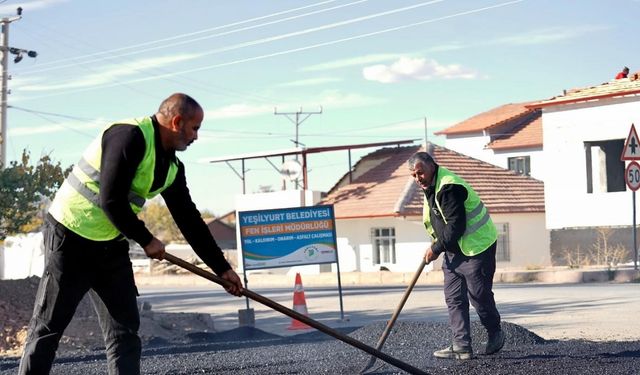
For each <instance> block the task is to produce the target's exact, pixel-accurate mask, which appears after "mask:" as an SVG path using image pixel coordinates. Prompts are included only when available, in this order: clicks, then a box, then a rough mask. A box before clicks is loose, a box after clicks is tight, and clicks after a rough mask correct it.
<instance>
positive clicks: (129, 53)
mask: <svg viewBox="0 0 640 375" xmlns="http://www.w3.org/2000/svg"><path fill="white" fill-rule="evenodd" d="M333 1H335V0H333ZM366 1H369V0H357V1H353V2H351V3H348V4H341V5H337V6H334V7H330V8H325V9H321V10H317V11H313V12H308V13H304V14H299V15H296V16H291V17H287V18H282V19H278V20H275V21H269V22H265V23H261V24H258V25H252V26H246V27H243V28H239V29H234V30H230V31H225V32H221V33H216V34H211V35H205V36H201V37H198V38H190V39H188V40H182V41H178V42H175V43H169V44H163V45H161V46H154V47H149V48H145V49H136V50H134V51H131V52H127V53H124V54H117V55H110V56H106V57H104V58H98V59H92V60H87V61H77V62H76V63H73V64H69V63H67V64H65V65H59V66H53V67H50V68H45V69H39V70H38V69H35V70H32V71H28V72H30V73H40V72H45V71H50V70H55V69H62V68H68V67H71V66H75V65H77V64H89V63H94V62H100V61H105V60H111V59H114V58H119V57H126V56H130V55H136V54H141V53H145V52H149V51H154V50H159V49H167V48H169V47H175V46H179V45H184V44H189V43H195V42H199V41H202V40H206V39H211V38H216V37H220V36H226V35H230V34H235V33H238V32H242V31H247V30H252V29H256V28H260V27H265V26H270V25H274V24H277V23H281V22H286V21H291V20H295V19H298V18H302V17H307V16H311V15H315V14H318V13H323V12H328V11H331V10H336V9H340V8H344V7H347V6H352V5H356V4H359V3H362V2H366ZM438 1H444V0H438ZM297 9H300V8H297ZM265 17H272V16H271V15H269V16H265ZM259 18H264V17H259ZM246 22H249V21H242V22H236V23H234V24H229V25H222V26H218V27H214V28H211V29H206V30H203V31H198V32H195V33H189V34H185V35H186V36H189V35H195V34H200V33H204V32H208V31H212V30H218V29H224V28H227V27H229V26H230V25H236V24H240V23H246ZM186 36H185V37H186ZM176 38H177V37H171V38H165V39H160V40H158V41H153V42H147V43H144V44H155V43H159V42H161V41H164V40H167V39H168V40H173V39H176ZM180 38H182V37H180ZM124 48H125V49H132V48H133V46H132V47H124ZM113 51H114V50H111V51H105V52H100V53H99V54H100V55H105V54H108V53H110V52H113ZM94 55H95V54H94ZM89 56H91V55H87V56H80V57H79V58H80V59H82V58H83V57H89ZM77 58H78V57H76V58H71V59H74V60H75V59H77ZM58 61H64V62H67V60H58Z"/></svg>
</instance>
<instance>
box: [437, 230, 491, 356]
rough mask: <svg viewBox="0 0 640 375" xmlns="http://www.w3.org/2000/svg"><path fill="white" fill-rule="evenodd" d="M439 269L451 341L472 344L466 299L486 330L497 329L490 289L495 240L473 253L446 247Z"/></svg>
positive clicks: (489, 332)
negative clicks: (442, 277) (442, 282)
mask: <svg viewBox="0 0 640 375" xmlns="http://www.w3.org/2000/svg"><path fill="white" fill-rule="evenodd" d="M442 271H443V272H444V297H445V300H446V302H447V309H448V310H449V324H450V325H451V331H452V332H453V343H454V344H456V345H457V346H462V347H466V346H470V345H471V324H470V321H469V301H471V304H472V305H473V307H474V308H475V309H476V312H477V313H478V316H479V317H480V322H481V323H482V325H483V326H484V327H485V328H486V330H487V333H488V334H489V335H492V334H494V333H495V332H497V331H499V330H500V314H499V313H498V309H497V308H496V302H495V300H494V298H493V291H492V288H493V274H494V273H495V272H496V243H495V242H494V243H493V245H491V247H489V248H488V249H487V250H485V251H484V252H482V253H480V254H478V255H476V256H473V257H468V256H466V255H464V254H462V253H452V252H448V251H446V252H445V253H444V260H443V262H442Z"/></svg>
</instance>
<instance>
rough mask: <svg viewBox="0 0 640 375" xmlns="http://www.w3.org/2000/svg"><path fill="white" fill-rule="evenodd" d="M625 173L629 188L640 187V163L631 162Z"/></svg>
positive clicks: (634, 189)
mask: <svg viewBox="0 0 640 375" xmlns="http://www.w3.org/2000/svg"><path fill="white" fill-rule="evenodd" d="M624 175H625V180H627V186H628V187H629V189H631V190H633V191H636V190H638V188H640V164H638V163H637V162H635V161H632V162H631V163H629V165H628V166H627V170H626V171H625V172H624Z"/></svg>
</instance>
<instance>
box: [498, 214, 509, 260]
mask: <svg viewBox="0 0 640 375" xmlns="http://www.w3.org/2000/svg"><path fill="white" fill-rule="evenodd" d="M496 228H497V229H498V243H497V247H496V262H508V261H510V260H511V255H510V252H509V223H501V224H496Z"/></svg>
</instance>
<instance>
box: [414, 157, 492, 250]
mask: <svg viewBox="0 0 640 375" xmlns="http://www.w3.org/2000/svg"><path fill="white" fill-rule="evenodd" d="M448 184H457V185H461V186H463V187H464V188H465V189H466V190H467V199H466V200H465V202H464V207H465V216H466V223H465V224H466V225H465V231H464V234H463V235H462V237H461V238H460V239H459V240H458V245H459V246H460V249H461V250H462V252H463V253H464V254H465V255H467V256H473V255H477V254H480V253H482V252H484V251H485V250H486V249H487V248H489V246H491V245H492V244H493V243H494V242H495V241H496V240H497V238H498V232H497V230H496V228H495V226H494V225H493V221H491V216H490V215H489V211H488V210H487V209H486V207H485V205H484V203H482V201H481V200H480V198H479V197H478V195H477V193H476V192H475V191H474V190H473V189H472V188H471V186H469V184H467V183H466V182H465V181H464V180H463V179H462V178H460V177H459V176H457V175H455V174H454V173H452V172H451V171H449V170H448V169H446V168H444V167H441V166H439V167H438V176H437V180H436V184H435V185H436V186H435V188H436V191H435V195H436V197H435V199H434V200H435V203H436V206H437V210H438V211H439V213H440V216H441V217H442V219H443V221H444V223H445V224H447V218H446V217H445V215H444V212H443V211H442V208H441V207H440V202H439V201H438V198H437V195H438V192H439V191H440V190H441V189H442V187H443V186H445V185H448ZM430 210H431V208H430V207H429V202H428V200H427V199H426V197H425V199H424V211H423V220H424V225H425V228H426V229H427V233H429V234H430V235H431V237H432V238H434V239H436V236H435V232H434V231H433V226H432V225H431V216H430Z"/></svg>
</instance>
